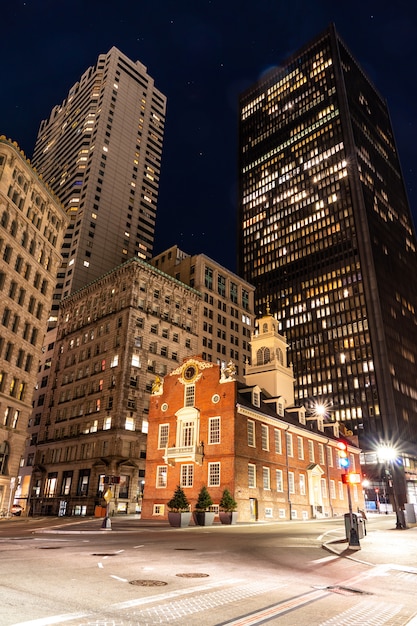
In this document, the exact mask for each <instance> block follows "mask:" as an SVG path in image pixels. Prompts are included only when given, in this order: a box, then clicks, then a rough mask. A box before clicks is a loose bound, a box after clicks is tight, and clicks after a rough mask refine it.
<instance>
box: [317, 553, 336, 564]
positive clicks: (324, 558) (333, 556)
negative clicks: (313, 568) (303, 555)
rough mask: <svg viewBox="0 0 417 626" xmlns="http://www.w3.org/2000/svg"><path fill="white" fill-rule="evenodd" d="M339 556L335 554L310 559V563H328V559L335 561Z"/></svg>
mask: <svg viewBox="0 0 417 626" xmlns="http://www.w3.org/2000/svg"><path fill="white" fill-rule="evenodd" d="M338 558H339V557H338V556H337V555H335V554H333V555H331V556H323V557H322V558H321V559H315V560H314V561H310V563H326V562H327V561H334V560H335V559H338Z"/></svg>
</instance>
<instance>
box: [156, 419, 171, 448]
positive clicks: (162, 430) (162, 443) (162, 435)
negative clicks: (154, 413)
mask: <svg viewBox="0 0 417 626" xmlns="http://www.w3.org/2000/svg"><path fill="white" fill-rule="evenodd" d="M168 437H169V424H159V434H158V448H159V449H161V448H162V449H163V448H166V447H167V445H168Z"/></svg>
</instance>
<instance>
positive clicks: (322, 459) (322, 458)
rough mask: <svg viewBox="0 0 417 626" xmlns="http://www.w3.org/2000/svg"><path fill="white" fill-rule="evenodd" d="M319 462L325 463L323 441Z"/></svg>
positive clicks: (320, 446) (320, 444)
mask: <svg viewBox="0 0 417 626" xmlns="http://www.w3.org/2000/svg"><path fill="white" fill-rule="evenodd" d="M319 463H320V465H324V446H323V444H322V443H319Z"/></svg>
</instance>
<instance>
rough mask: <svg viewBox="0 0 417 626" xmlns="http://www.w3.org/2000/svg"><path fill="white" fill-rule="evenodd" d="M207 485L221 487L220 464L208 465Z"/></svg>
mask: <svg viewBox="0 0 417 626" xmlns="http://www.w3.org/2000/svg"><path fill="white" fill-rule="evenodd" d="M207 484H208V486H209V487H220V463H209V464H208V478H207Z"/></svg>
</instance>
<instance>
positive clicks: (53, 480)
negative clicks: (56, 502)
mask: <svg viewBox="0 0 417 626" xmlns="http://www.w3.org/2000/svg"><path fill="white" fill-rule="evenodd" d="M57 480H58V473H57V472H50V473H49V474H48V477H47V479H46V483H45V496H46V497H47V498H52V497H53V496H54V495H55V492H56V487H57Z"/></svg>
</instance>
